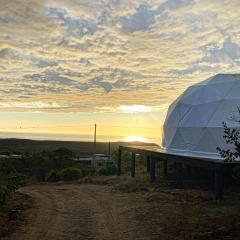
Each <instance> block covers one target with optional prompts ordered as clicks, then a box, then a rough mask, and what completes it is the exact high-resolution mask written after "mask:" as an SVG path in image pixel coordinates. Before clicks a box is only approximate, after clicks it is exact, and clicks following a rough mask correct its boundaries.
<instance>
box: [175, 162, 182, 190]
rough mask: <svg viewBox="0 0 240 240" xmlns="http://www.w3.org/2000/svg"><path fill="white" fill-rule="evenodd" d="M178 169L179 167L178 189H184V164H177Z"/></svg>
mask: <svg viewBox="0 0 240 240" xmlns="http://www.w3.org/2000/svg"><path fill="white" fill-rule="evenodd" d="M176 167H177V187H178V188H183V164H182V163H181V162H177V163H176Z"/></svg>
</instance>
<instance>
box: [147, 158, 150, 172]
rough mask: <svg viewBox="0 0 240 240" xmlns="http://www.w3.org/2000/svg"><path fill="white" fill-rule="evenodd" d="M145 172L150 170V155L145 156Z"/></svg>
mask: <svg viewBox="0 0 240 240" xmlns="http://www.w3.org/2000/svg"><path fill="white" fill-rule="evenodd" d="M147 172H148V173H149V172H150V156H147Z"/></svg>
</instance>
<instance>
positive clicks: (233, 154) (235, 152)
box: [217, 107, 240, 162]
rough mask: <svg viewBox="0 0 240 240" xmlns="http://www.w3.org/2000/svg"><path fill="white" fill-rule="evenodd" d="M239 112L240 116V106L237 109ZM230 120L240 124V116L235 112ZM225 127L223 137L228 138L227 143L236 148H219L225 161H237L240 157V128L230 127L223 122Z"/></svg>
mask: <svg viewBox="0 0 240 240" xmlns="http://www.w3.org/2000/svg"><path fill="white" fill-rule="evenodd" d="M237 114H238V115H239V116H240V107H238V109H237ZM230 120H231V121H234V122H237V123H239V126H240V118H238V117H236V114H233V115H232V116H231V118H230ZM223 128H224V135H223V138H224V139H226V143H227V144H231V145H233V146H234V148H233V149H227V150H225V149H221V148H220V147H217V150H218V152H219V153H220V155H221V157H222V158H224V160H225V162H233V161H236V160H237V159H239V158H240V130H239V129H238V128H230V127H228V126H227V124H226V123H225V122H223Z"/></svg>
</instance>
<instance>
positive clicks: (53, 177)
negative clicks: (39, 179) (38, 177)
mask: <svg viewBox="0 0 240 240" xmlns="http://www.w3.org/2000/svg"><path fill="white" fill-rule="evenodd" d="M45 179H46V181H47V182H57V181H59V180H60V177H59V172H58V171H57V170H51V171H50V172H49V173H48V174H47V176H46V178H45Z"/></svg>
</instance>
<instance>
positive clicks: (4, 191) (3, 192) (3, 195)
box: [0, 185, 11, 207]
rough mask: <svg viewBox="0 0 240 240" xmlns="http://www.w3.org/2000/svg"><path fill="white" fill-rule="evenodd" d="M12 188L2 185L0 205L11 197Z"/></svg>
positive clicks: (0, 186)
mask: <svg viewBox="0 0 240 240" xmlns="http://www.w3.org/2000/svg"><path fill="white" fill-rule="evenodd" d="M10 196H11V190H10V189H9V188H8V187H7V186H5V185H0V207H1V206H2V205H3V204H4V203H5V202H6V201H7V200H8V199H9V198H10Z"/></svg>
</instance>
